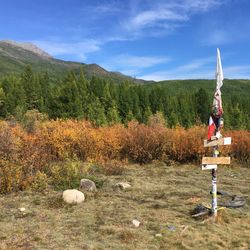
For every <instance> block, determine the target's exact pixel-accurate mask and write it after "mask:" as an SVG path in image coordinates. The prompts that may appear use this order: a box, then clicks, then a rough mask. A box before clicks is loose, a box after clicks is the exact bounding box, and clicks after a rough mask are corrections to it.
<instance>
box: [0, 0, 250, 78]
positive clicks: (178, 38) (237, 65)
mask: <svg viewBox="0 0 250 250" xmlns="http://www.w3.org/2000/svg"><path fill="white" fill-rule="evenodd" d="M5 39H9V40H15V41H18V42H32V43H34V44H36V45H37V46H38V47H40V48H41V49H43V50H45V51H46V52H48V53H49V54H51V55H52V56H54V57H55V58H58V59H63V60H68V61H78V62H82V63H88V64H89V63H96V64H98V65H100V66H101V67H103V68H105V69H107V70H109V71H119V72H121V73H123V74H126V75H130V76H132V77H135V78H140V79H145V80H155V81H160V80H169V79H198V78H199V79H213V78H214V77H215V67H216V48H220V52H221V59H222V66H223V71H224V77H225V78H234V79H236V78H240V79H250V0H8V1H7V0H1V1H0V40H5Z"/></svg>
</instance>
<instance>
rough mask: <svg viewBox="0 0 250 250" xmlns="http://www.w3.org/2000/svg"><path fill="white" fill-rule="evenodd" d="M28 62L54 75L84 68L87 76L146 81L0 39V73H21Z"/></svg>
mask: <svg viewBox="0 0 250 250" xmlns="http://www.w3.org/2000/svg"><path fill="white" fill-rule="evenodd" d="M27 64H30V65H31V66H32V69H33V70H34V71H37V72H42V71H47V72H48V73H49V74H51V75H53V76H57V75H59V74H60V75H61V74H64V73H66V72H68V71H70V70H73V71H76V72H79V71H80V70H82V71H83V72H84V73H85V75H86V77H87V78H91V77H92V76H97V77H101V78H106V79H109V80H112V81H115V82H121V81H132V82H137V83H144V81H143V80H137V79H134V78H132V77H129V76H125V75H123V74H121V73H116V72H109V71H107V70H105V69H103V68H102V67H100V66H99V65H97V64H84V63H78V62H69V61H63V60H58V59H55V58H53V57H52V56H51V55H49V54H48V53H46V52H45V51H42V50H41V49H40V48H38V47H37V46H35V45H34V44H31V43H17V42H15V41H9V40H3V41H0V75H5V74H10V73H15V74H16V73H20V72H22V71H23V69H24V67H25V66H26V65H27Z"/></svg>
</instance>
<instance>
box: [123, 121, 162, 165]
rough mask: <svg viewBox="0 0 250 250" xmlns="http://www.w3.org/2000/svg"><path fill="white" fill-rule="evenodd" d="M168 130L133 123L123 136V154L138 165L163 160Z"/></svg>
mask: <svg viewBox="0 0 250 250" xmlns="http://www.w3.org/2000/svg"><path fill="white" fill-rule="evenodd" d="M165 132H166V128H165V127H162V126H155V127H151V126H147V125H145V124H139V123H138V122H136V121H132V122H130V123H129V124H128V128H127V129H126V131H125V133H124V134H123V137H124V138H123V141H124V145H123V150H122V151H123V154H124V155H125V156H127V157H128V158H129V159H131V160H133V161H135V162H138V163H148V162H151V161H152V160H155V159H161V158H162V156H163V155H164V151H165V142H164V139H163V138H164V135H165Z"/></svg>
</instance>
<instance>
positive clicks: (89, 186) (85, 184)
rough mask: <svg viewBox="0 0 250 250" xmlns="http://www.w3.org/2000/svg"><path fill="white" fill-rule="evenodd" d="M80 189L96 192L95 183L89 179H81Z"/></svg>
mask: <svg viewBox="0 0 250 250" xmlns="http://www.w3.org/2000/svg"><path fill="white" fill-rule="evenodd" d="M79 188H80V189H83V190H86V191H91V192H93V191H96V185H95V183H94V182H93V181H91V180H89V179H81V181H80V186H79Z"/></svg>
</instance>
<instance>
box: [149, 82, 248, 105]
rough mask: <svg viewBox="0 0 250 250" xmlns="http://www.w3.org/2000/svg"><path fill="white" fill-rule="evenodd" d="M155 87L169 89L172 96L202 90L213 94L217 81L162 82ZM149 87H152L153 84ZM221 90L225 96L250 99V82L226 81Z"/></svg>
mask: <svg viewBox="0 0 250 250" xmlns="http://www.w3.org/2000/svg"><path fill="white" fill-rule="evenodd" d="M154 85H158V86H162V87H163V86H164V87H167V89H168V92H169V93H170V94H178V93H180V92H196V91H197V90H199V89H200V88H203V89H205V90H206V91H208V92H209V93H210V94H212V93H214V91H215V86H216V80H205V79H200V80H197V79H195V80H169V81H160V82H157V83H156V84H154ZM148 86H149V87H150V86H151V84H150V85H148ZM221 90H222V95H223V96H233V95H234V94H235V95H244V96H246V97H250V80H240V79H233V80H232V79H225V80H224V84H223V86H222V88H221ZM249 106H250V104H249Z"/></svg>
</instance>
